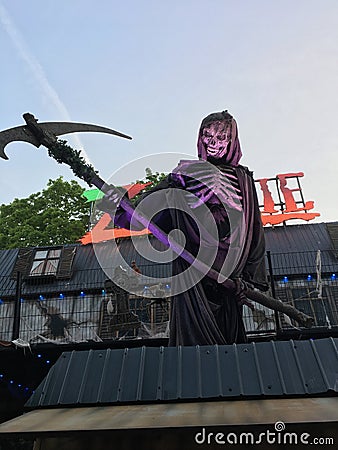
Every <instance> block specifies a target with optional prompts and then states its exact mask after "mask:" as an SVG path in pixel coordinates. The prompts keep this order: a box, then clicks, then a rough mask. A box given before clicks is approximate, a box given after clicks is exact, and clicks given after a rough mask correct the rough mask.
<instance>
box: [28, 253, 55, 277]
mask: <svg viewBox="0 0 338 450" xmlns="http://www.w3.org/2000/svg"><path fill="white" fill-rule="evenodd" d="M60 256H61V248H53V249H46V250H36V252H35V255H34V259H33V262H32V266H31V269H30V272H29V276H42V275H56V273H57V270H58V266H59V262H60Z"/></svg>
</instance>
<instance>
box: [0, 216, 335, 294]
mask: <svg viewBox="0 0 338 450" xmlns="http://www.w3.org/2000/svg"><path fill="white" fill-rule="evenodd" d="M265 237H266V248H267V250H268V251H270V252H271V256H272V265H273V272H274V274H275V275H285V274H287V275H297V274H306V273H314V272H315V264H316V258H315V256H316V252H317V250H321V251H322V267H323V271H327V272H329V271H331V272H332V273H334V272H336V271H338V260H337V258H336V257H335V255H334V251H333V244H332V241H331V238H330V235H329V233H328V230H327V224H325V223H319V224H304V225H288V226H285V227H284V226H278V227H275V228H271V227H269V228H265ZM149 239H150V242H151V245H152V246H154V247H155V248H156V249H157V250H161V249H162V250H163V249H164V246H163V244H162V243H160V242H158V241H157V239H156V238H154V237H153V236H150V237H149ZM137 243H138V246H139V250H140V251H139V253H137V251H136V249H135V244H134V242H133V241H132V240H131V239H122V240H121V241H120V242H119V243H118V250H117V246H116V242H115V241H114V242H113V241H108V242H102V243H98V244H94V245H80V244H74V246H75V247H76V248H77V251H76V255H75V258H74V264H73V275H72V278H71V279H70V280H66V281H64V280H55V281H50V280H49V281H48V283H44V284H41V283H40V282H39V280H38V279H37V280H35V281H36V284H29V285H28V284H27V283H25V284H24V286H23V296H25V295H28V294H32V295H33V294H36V293H41V292H43V293H44V294H48V293H49V292H50V293H53V292H70V291H74V290H75V289H81V290H90V289H91V290H95V289H102V287H103V283H104V280H105V279H106V278H107V275H106V274H105V273H104V271H102V267H104V268H108V269H109V270H112V269H113V268H114V267H115V266H117V265H119V264H121V262H122V264H124V265H125V266H127V265H130V262H131V261H132V260H135V261H136V263H137V265H138V266H139V267H141V269H142V273H143V274H144V275H147V276H152V277H153V276H156V277H159V278H161V277H163V278H164V277H170V273H171V264H170V263H167V264H158V263H156V262H151V261H149V260H147V259H146V255H147V252H148V251H149V250H147V246H148V247H150V246H149V240H148V237H139V238H137ZM310 252H312V253H310ZM140 253H142V255H144V256H142V255H141V254H140ZM17 254H18V250H17V249H14V250H0V295H1V296H14V295H15V286H16V282H15V280H11V279H10V275H11V272H12V270H13V267H14V264H15V261H16V256H17ZM118 254H120V255H122V257H123V258H124V260H125V263H123V260H121V258H120V259H118V258H117V255H118Z"/></svg>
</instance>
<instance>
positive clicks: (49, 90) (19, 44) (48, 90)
mask: <svg viewBox="0 0 338 450" xmlns="http://www.w3.org/2000/svg"><path fill="white" fill-rule="evenodd" d="M0 22H1V23H2V25H3V27H4V29H5V31H6V32H7V34H8V36H9V37H10V39H11V41H12V42H13V44H14V46H15V48H16V50H17V52H18V54H19V56H20V57H21V58H22V59H23V61H24V62H25V63H26V64H27V66H28V67H29V69H30V70H31V72H32V73H33V75H34V77H35V79H36V81H37V82H38V84H39V85H40V87H41V89H42V91H43V92H44V94H45V95H46V96H47V97H48V98H49V99H50V100H51V102H52V103H53V104H54V105H55V107H56V109H57V110H58V112H59V113H60V115H61V118H62V120H65V121H70V120H71V119H70V115H69V112H68V110H67V108H66V106H65V105H64V103H63V102H62V100H61V99H60V97H59V95H58V93H57V92H56V91H55V89H54V88H53V87H52V86H51V85H50V83H49V81H48V80H47V77H46V74H45V72H44V70H43V68H42V67H41V65H40V63H39V62H38V61H37V59H36V58H35V56H34V55H33V54H32V53H31V52H30V51H29V49H28V48H27V46H26V44H25V41H24V39H23V38H22V36H21V34H20V32H19V30H18V29H17V27H16V26H15V25H14V23H13V22H12V20H11V18H10V16H9V14H8V12H7V11H6V9H5V7H4V6H3V5H2V4H1V3H0ZM72 139H73V141H74V142H75V145H76V147H77V148H78V149H81V155H82V156H83V157H84V158H85V159H86V161H87V162H90V159H89V157H88V155H87V153H86V152H85V151H84V150H83V145H82V143H81V140H80V139H79V137H78V136H76V135H74V136H73V137H72Z"/></svg>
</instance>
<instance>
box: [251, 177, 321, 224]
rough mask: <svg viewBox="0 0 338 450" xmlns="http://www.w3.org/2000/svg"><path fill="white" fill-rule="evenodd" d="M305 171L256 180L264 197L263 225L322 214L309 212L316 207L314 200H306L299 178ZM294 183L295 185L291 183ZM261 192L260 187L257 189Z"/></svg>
mask: <svg viewBox="0 0 338 450" xmlns="http://www.w3.org/2000/svg"><path fill="white" fill-rule="evenodd" d="M303 176H304V173H303V172H296V173H282V174H278V175H276V177H275V178H260V179H258V180H256V186H257V188H258V187H260V191H261V194H262V197H263V203H262V204H260V205H259V206H260V210H261V216H262V222H263V225H267V224H270V225H277V224H279V223H283V222H286V221H287V220H290V219H302V220H307V221H308V220H312V219H314V218H315V217H318V216H319V215H320V214H319V213H316V212H309V211H311V210H312V209H313V208H314V202H313V201H305V200H304V197H303V192H302V188H301V185H300V181H299V178H301V177H303ZM292 183H293V185H295V186H294V187H291V186H290V185H291V184H292ZM257 191H258V194H259V189H257Z"/></svg>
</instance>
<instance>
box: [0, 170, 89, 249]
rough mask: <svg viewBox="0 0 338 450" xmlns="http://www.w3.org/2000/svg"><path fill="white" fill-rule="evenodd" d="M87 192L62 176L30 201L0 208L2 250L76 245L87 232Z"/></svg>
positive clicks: (14, 202) (30, 197)
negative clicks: (84, 193) (84, 195)
mask: <svg viewBox="0 0 338 450" xmlns="http://www.w3.org/2000/svg"><path fill="white" fill-rule="evenodd" d="M83 191H84V189H83V188H82V187H81V186H80V185H79V184H78V183H77V182H76V181H75V180H71V181H70V182H68V181H64V180H63V178H62V177H59V178H57V179H56V180H49V181H48V183H47V188H46V189H44V190H43V191H42V192H38V193H36V194H32V195H30V196H29V197H28V198H24V199H15V200H13V202H12V203H10V204H9V205H1V206H0V248H1V249H9V248H18V247H28V246H51V245H62V244H69V243H74V242H76V241H77V240H78V239H79V238H80V237H81V236H83V234H84V233H85V232H86V227H87V224H88V216H89V207H88V203H86V200H85V198H84V197H82V193H83Z"/></svg>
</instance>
